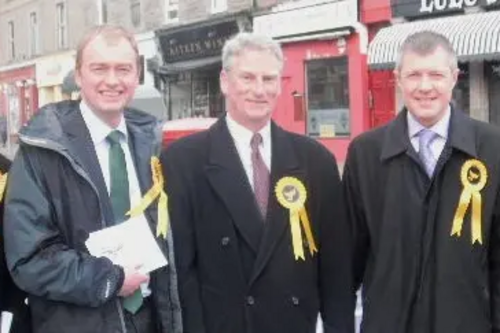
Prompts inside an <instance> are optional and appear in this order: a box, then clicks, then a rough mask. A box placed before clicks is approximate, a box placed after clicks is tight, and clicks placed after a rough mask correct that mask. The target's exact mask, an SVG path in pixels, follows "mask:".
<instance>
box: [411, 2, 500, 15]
mask: <svg viewBox="0 0 500 333" xmlns="http://www.w3.org/2000/svg"><path fill="white" fill-rule="evenodd" d="M499 1H500V0H486V3H487V4H488V5H493V4H495V3H497V2H499ZM477 5H479V0H420V12H421V13H432V12H435V11H436V12H439V11H443V10H447V9H465V8H467V7H474V6H477Z"/></svg>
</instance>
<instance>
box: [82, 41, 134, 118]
mask: <svg viewBox="0 0 500 333" xmlns="http://www.w3.org/2000/svg"><path fill="white" fill-rule="evenodd" d="M137 57H138V56H137V53H136V51H135V50H134V48H133V47H132V45H131V44H130V42H129V41H128V40H127V39H126V38H124V37H119V38H117V39H114V40H110V39H106V38H104V37H103V36H99V35H98V36H97V37H95V38H94V39H92V40H90V42H89V43H88V44H87V45H86V46H85V47H84V49H83V51H82V55H81V63H80V64H79V68H77V70H76V71H75V80H76V83H77V84H78V86H79V87H80V89H81V96H82V99H83V100H84V101H85V103H87V105H88V106H89V107H90V108H91V109H92V111H93V112H94V113H95V114H96V115H97V116H98V117H99V118H101V119H103V120H104V121H105V122H107V123H109V122H110V121H111V122H112V123H114V122H115V121H114V120H116V119H120V118H121V113H122V112H123V109H124V108H125V106H126V105H127V104H128V103H129V102H130V100H131V99H132V98H133V96H134V92H135V89H136V87H137V85H138V84H139V68H138V63H137Z"/></svg>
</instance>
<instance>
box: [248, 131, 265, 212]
mask: <svg viewBox="0 0 500 333" xmlns="http://www.w3.org/2000/svg"><path fill="white" fill-rule="evenodd" d="M261 143H262V136H261V135H260V134H259V133H256V134H254V135H253V137H252V140H251V141H250V147H251V148H252V167H253V190H254V193H255V199H256V200H257V204H258V205H259V210H260V213H261V214H262V217H263V218H264V221H265V220H266V214H267V201H268V197H269V170H268V168H267V166H266V164H265V163H264V160H263V159H262V155H261V154H260V150H259V146H260V145H261Z"/></svg>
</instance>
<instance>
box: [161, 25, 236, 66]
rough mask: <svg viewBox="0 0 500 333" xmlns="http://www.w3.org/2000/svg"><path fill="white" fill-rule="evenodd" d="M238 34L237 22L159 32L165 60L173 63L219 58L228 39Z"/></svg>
mask: <svg viewBox="0 0 500 333" xmlns="http://www.w3.org/2000/svg"><path fill="white" fill-rule="evenodd" d="M236 33H238V24H237V21H236V20H234V21H229V22H223V23H219V24H215V25H211V26H205V27H195V28H191V29H187V30H182V31H177V32H169V31H168V30H165V31H161V30H160V31H158V32H157V36H158V39H159V43H160V47H161V51H162V55H163V60H164V62H165V63H173V62H179V61H186V60H194V59H200V58H207V57H212V56H218V55H220V53H221V50H222V47H223V46H224V43H225V42H226V40H227V39H229V38H230V37H231V36H233V35H235V34H236Z"/></svg>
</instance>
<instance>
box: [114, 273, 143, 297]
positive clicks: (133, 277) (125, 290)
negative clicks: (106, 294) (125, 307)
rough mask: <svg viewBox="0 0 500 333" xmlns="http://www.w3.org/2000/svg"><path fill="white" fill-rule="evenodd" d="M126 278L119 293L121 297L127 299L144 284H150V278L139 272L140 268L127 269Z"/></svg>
mask: <svg viewBox="0 0 500 333" xmlns="http://www.w3.org/2000/svg"><path fill="white" fill-rule="evenodd" d="M124 272H125V278H124V279H123V285H122V288H121V289H120V292H119V293H118V295H119V296H123V297H127V296H130V295H132V294H133V293H134V292H135V291H136V290H137V289H138V288H139V287H140V286H141V284H142V283H146V282H149V276H148V275H145V274H142V273H140V272H139V271H138V268H125V269H124Z"/></svg>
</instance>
